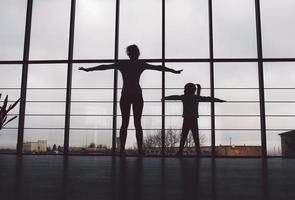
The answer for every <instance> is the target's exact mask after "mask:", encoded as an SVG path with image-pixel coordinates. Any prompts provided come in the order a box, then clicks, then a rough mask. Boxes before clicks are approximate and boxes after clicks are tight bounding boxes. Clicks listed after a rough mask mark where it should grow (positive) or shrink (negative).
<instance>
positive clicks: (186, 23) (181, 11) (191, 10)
mask: <svg viewBox="0 0 295 200" xmlns="http://www.w3.org/2000/svg"><path fill="white" fill-rule="evenodd" d="M165 14H166V16H165V17H166V27H165V28H166V30H165V32H166V38H165V39H166V57H167V58H208V57H209V27H208V24H209V23H208V1H207V0H197V1H196V0H181V1H178V0H169V1H166V13H165ZM159 31H160V30H159Z"/></svg>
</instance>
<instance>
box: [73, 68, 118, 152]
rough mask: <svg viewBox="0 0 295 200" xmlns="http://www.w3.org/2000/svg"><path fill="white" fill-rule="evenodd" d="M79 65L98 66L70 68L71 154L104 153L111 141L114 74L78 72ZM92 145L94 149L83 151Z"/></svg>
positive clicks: (110, 72) (111, 72) (109, 71)
mask: <svg viewBox="0 0 295 200" xmlns="http://www.w3.org/2000/svg"><path fill="white" fill-rule="evenodd" d="M81 65H82V66H83V67H93V66H97V65H100V64H86V65H85V64H79V65H78V64H75V65H74V67H73V81H72V87H73V88H72V104H71V127H70V128H71V131H70V151H71V152H72V153H101V151H105V152H107V151H109V150H110V147H111V140H112V127H113V125H112V123H113V116H112V115H113V104H112V103H113V77H114V70H106V71H94V72H84V71H79V70H78V68H79V67H81ZM101 129H104V130H101ZM85 138H86V139H87V145H86V144H85ZM91 143H94V144H95V145H94V146H95V147H96V148H94V147H92V146H93V145H91V148H90V149H86V150H85V148H86V147H88V146H89V145H90V144H91ZM97 146H99V147H97ZM106 146H107V147H106ZM82 148H83V149H82Z"/></svg>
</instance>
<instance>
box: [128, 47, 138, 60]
mask: <svg viewBox="0 0 295 200" xmlns="http://www.w3.org/2000/svg"><path fill="white" fill-rule="evenodd" d="M126 53H127V55H128V56H129V57H130V58H131V59H137V58H138V57H139V55H140V51H139V48H138V47H137V45H136V44H133V45H129V46H128V47H127V48H126Z"/></svg>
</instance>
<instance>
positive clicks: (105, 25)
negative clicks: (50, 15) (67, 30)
mask: <svg viewBox="0 0 295 200" xmlns="http://www.w3.org/2000/svg"><path fill="white" fill-rule="evenodd" d="M115 6H116V5H115V0H99V1H97V0H79V1H77V3H76V19H75V20H76V25H75V48H74V57H75V58H79V59H86V58H92V59H95V58H96V59H98V58H104V59H105V58H114V43H115V9H116V8H115Z"/></svg>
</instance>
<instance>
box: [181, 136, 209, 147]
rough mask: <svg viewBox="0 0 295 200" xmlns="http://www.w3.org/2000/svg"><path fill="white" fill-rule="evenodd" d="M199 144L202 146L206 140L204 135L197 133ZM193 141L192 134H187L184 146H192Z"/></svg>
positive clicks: (193, 144)
mask: <svg viewBox="0 0 295 200" xmlns="http://www.w3.org/2000/svg"><path fill="white" fill-rule="evenodd" d="M199 140H200V145H201V146H202V145H203V144H204V143H205V142H206V136H205V135H204V134H199ZM194 146H195V142H194V138H193V135H192V134H188V136H187V139H186V142H185V144H184V147H194Z"/></svg>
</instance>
